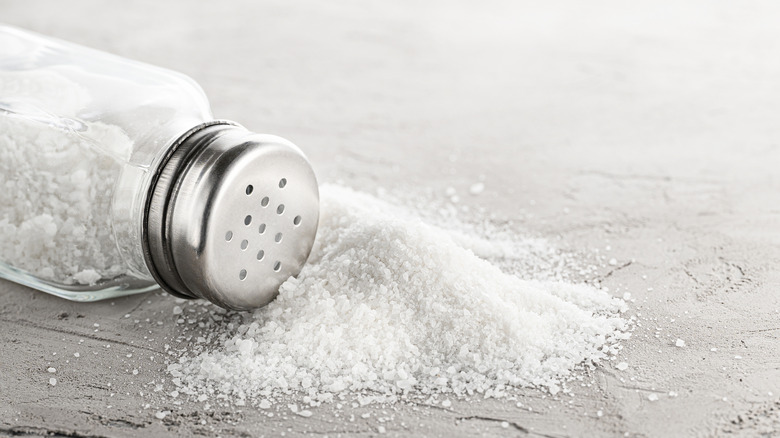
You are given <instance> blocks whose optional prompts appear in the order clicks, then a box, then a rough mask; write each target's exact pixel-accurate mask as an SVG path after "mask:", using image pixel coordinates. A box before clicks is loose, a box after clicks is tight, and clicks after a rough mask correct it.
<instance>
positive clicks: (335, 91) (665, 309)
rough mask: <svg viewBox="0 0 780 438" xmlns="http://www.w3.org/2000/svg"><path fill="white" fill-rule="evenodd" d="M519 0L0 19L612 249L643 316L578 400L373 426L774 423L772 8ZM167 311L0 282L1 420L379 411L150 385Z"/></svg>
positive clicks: (44, 422) (779, 410)
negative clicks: (164, 71)
mask: <svg viewBox="0 0 780 438" xmlns="http://www.w3.org/2000/svg"><path fill="white" fill-rule="evenodd" d="M523 3H524V2H497V1H490V0H488V1H481V2H452V1H446V2H445V1H431V2H411V1H401V2H379V1H349V0H346V1H345V0H334V1H330V2H313V1H312V2H299V3H293V2H287V1H275V2H271V1H262V2H252V1H243V0H242V1H232V2H221V3H217V2H208V3H207V2H184V1H170V2H152V1H144V2H132V3H122V4H119V3H112V4H108V3H107V2H99V1H75V2H67V4H66V3H63V2H59V1H37V0H28V1H25V2H12V1H7V0H0V11H2V14H0V17H1V18H0V19H1V20H2V21H3V22H5V23H8V24H12V25H16V26H20V27H24V28H28V29H31V30H35V31H38V32H41V33H45V34H49V35H53V36H56V37H60V38H63V39H67V40H71V41H74V42H78V43H82V44H85V45H88V46H92V47H95V48H99V49H102V50H106V51H109V52H113V53H117V54H119V55H123V56H126V57H129V58H134V59H138V60H142V61H145V62H148V63H151V64H156V65H160V66H164V67H168V68H171V69H174V70H178V71H181V72H183V73H186V74H188V75H190V76H192V77H193V78H195V79H196V80H197V81H198V82H199V83H200V84H201V85H202V86H203V88H204V89H205V91H206V93H207V94H208V95H209V97H210V99H211V102H212V105H213V109H214V114H215V116H216V117H219V118H226V119H231V120H236V121H238V122H240V123H242V124H243V125H245V126H247V127H248V128H250V129H252V130H255V131H259V132H268V133H274V134H278V135H281V136H284V137H286V138H289V139H290V140H292V141H294V142H295V143H296V144H298V145H300V146H301V147H302V149H304V151H305V152H306V153H307V154H308V155H309V157H310V158H311V160H312V163H313V165H314V167H315V169H316V171H317V172H318V175H319V177H320V180H322V181H337V180H340V181H341V182H342V183H343V184H345V185H348V186H351V187H354V188H357V189H364V190H369V191H372V190H375V189H376V188H378V187H385V188H390V189H396V190H407V191H409V192H413V191H414V190H415V189H420V188H426V189H428V188H430V189H432V190H434V191H435V192H436V193H442V196H443V193H444V191H445V189H446V188H447V187H454V188H456V189H457V190H458V191H459V192H462V193H464V196H462V197H461V198H462V199H461V203H463V204H464V205H469V206H475V207H476V206H481V207H484V208H486V209H488V210H489V211H490V212H491V213H492V214H494V215H495V216H496V217H498V218H506V219H516V220H521V221H522V226H523V227H524V228H525V229H527V230H528V232H529V233H534V234H536V235H542V236H546V237H548V238H550V239H554V240H556V241H558V242H560V243H561V245H562V246H564V247H568V248H571V249H573V250H577V251H590V250H593V249H599V250H600V251H607V249H606V248H607V247H610V248H611V249H610V250H609V254H611V257H614V258H615V259H616V260H617V261H618V263H617V264H616V266H614V267H607V268H605V269H604V270H603V272H602V274H601V275H602V276H603V284H604V285H605V286H608V287H610V288H611V289H612V290H615V289H618V288H619V289H620V290H621V292H620V294H622V291H625V290H627V291H630V292H631V295H632V297H633V299H634V300H635V301H633V302H632V303H631V307H632V310H631V312H632V314H634V315H638V317H639V321H640V322H641V324H642V325H641V326H640V327H638V328H637V330H636V332H635V334H634V337H633V338H632V340H631V341H629V342H627V343H626V346H625V349H624V351H623V353H622V355H621V357H622V359H621V360H625V361H626V362H627V363H629V364H630V368H629V369H628V370H626V371H625V372H622V373H620V372H617V371H616V370H614V369H612V368H611V367H607V368H601V369H599V370H597V371H596V372H595V373H594V374H593V378H592V382H593V383H590V386H586V387H583V388H579V389H578V393H577V394H578V395H577V396H576V397H575V398H574V399H573V401H572V402H571V403H567V404H562V403H552V402H550V400H548V399H546V398H545V396H544V395H543V394H542V393H540V392H535V391H531V390H529V391H528V392H527V394H526V397H525V399H526V403H525V406H526V407H525V408H522V409H521V408H518V407H516V406H515V403H514V402H506V401H504V402H502V401H496V400H485V401H476V402H475V401H472V402H469V403H466V402H455V403H453V406H452V408H451V409H449V410H446V409H441V408H436V407H430V406H414V405H400V406H398V407H397V408H396V409H395V410H393V411H392V412H391V414H392V416H393V420H392V421H390V422H388V423H386V424H383V427H385V428H386V430H387V434H388V435H394V434H397V435H428V436H459V435H478V434H484V435H489V436H497V435H498V436H501V435H507V436H517V435H521V436H523V435H529V436H554V437H560V436H582V435H589V436H615V435H621V436H622V435H623V434H624V433H627V434H629V435H630V436H635V435H639V436H673V435H685V436H691V435H694V436H695V435H701V436H709V435H721V434H723V435H725V434H728V433H730V432H734V433H737V434H742V435H745V436H754V435H756V434H758V433H759V432H761V431H766V430H772V428H774V430H775V432H774V433H778V432H777V431H778V430H779V429H780V353H779V351H780V340H779V338H778V336H780V313H779V312H780V293H778V288H779V287H780V272H778V270H777V267H778V266H780V249H779V248H778V245H780V172H778V165H780V123H778V114H780V80H778V78H780V57H778V53H780V28H779V27H778V26H777V23H778V21H780V8H778V6H777V4H776V3H773V2H769V1H751V2H749V6H748V5H747V4H746V3H740V4H738V5H737V4H734V5H733V6H730V5H728V4H721V3H717V4H715V3H712V2H708V1H701V2H696V1H669V2H630V3H626V2H618V1H615V2H604V1H600V2H596V3H594V2H587V3H580V2H574V1H563V2H553V3H547V2H545V3H546V6H545V7H544V8H542V7H541V6H539V5H537V4H535V3H532V2H528V4H523ZM481 176H484V178H485V187H486V188H485V191H484V193H482V194H481V195H480V196H468V195H465V194H466V193H467V192H468V187H469V186H470V184H472V183H473V182H475V181H477V180H478V179H479V178H480V177H481ZM174 305H175V302H174V299H173V298H172V297H170V296H167V295H165V294H162V293H149V294H146V295H140V296H132V297H126V298H121V299H116V300H113V301H110V300H109V301H104V302H98V303H90V304H78V303H73V302H68V301H64V300H61V299H58V298H55V297H51V296H48V295H46V294H44V293H40V292H35V291H32V290H30V289H27V288H25V287H22V286H18V285H16V284H12V283H10V282H7V281H2V280H0V435H3V434H11V435H17V434H21V435H25V434H31V435H38V434H53V435H56V436H75V437H82V436H83V437H93V436H128V437H130V436H138V435H139V434H146V435H150V436H156V435H162V434H166V433H175V434H179V435H183V436H190V435H193V434H199V435H207V436H211V435H220V436H259V435H268V436H277V435H279V434H280V433H281V432H285V433H286V434H287V436H297V435H301V434H316V435H328V436H335V435H344V436H368V435H373V434H376V431H377V430H378V426H380V424H379V423H377V422H376V419H375V417H371V418H368V419H363V418H361V417H360V415H359V414H362V413H364V412H369V411H371V409H376V408H373V407H370V406H368V407H361V408H356V409H354V411H353V412H352V413H354V414H356V417H357V420H356V421H354V422H349V421H346V420H345V416H344V415H343V414H342V415H341V416H339V417H335V416H334V415H333V413H332V412H331V411H330V410H329V409H328V408H319V409H317V410H316V411H315V413H314V415H313V416H312V417H310V418H301V417H297V416H288V415H279V416H275V417H273V418H268V417H267V416H266V415H264V414H263V413H260V412H258V411H256V410H253V409H251V408H241V409H239V408H236V409H232V410H231V409H223V408H220V409H217V410H213V411H208V412H206V411H204V410H203V408H202V406H201V404H199V403H189V402H184V403H182V404H180V405H175V404H173V401H172V400H173V399H164V398H161V397H156V398H155V397H152V396H150V395H149V394H148V392H150V391H152V388H153V386H154V385H152V386H151V387H150V386H149V385H148V384H149V382H151V381H155V382H156V383H160V382H161V380H162V379H166V378H168V376H167V375H166V373H165V372H164V366H163V364H162V363H163V360H164V358H165V356H166V351H165V345H166V344H171V345H176V341H177V339H180V337H181V336H187V335H188V334H192V333H191V332H187V331H186V330H185V329H184V328H182V327H180V326H179V325H177V324H175V322H174V315H173V314H172V308H173V307H174ZM125 315H129V316H128V317H125ZM136 320H137V321H138V322H135V321H136ZM677 338H679V339H683V340H684V341H685V344H686V346H685V347H684V348H679V347H676V346H675V345H674V344H675V339H677ZM713 348H714V349H716V350H715V351H713V350H712V349H713ZM74 352H80V357H79V358H78V360H75V358H74V357H73V353H74ZM55 353H56V354H55ZM50 366H54V367H56V368H57V378H58V383H57V385H56V386H50V385H49V384H48V380H49V378H50V377H51V375H50V374H49V373H47V371H46V370H47V368H48V367H50ZM133 369H139V370H140V372H139V373H138V374H137V375H135V374H133V373H132V372H131V371H132V370H133ZM621 378H623V379H624V380H625V382H623V381H621V380H620V379H621ZM588 382H590V380H589V381H588ZM670 391H671V392H674V393H676V394H677V395H676V396H669V392H670ZM141 393H143V394H141ZM650 394H656V395H657V396H658V400H657V401H651V400H650V399H649V395H650ZM166 400H167V401H166ZM147 403H150V404H151V405H152V406H150V407H149V408H145V405H146V404H147ZM528 407H531V408H532V410H529V409H527V408H528ZM164 409H169V410H172V411H173V413H172V414H171V415H169V416H168V417H166V418H165V419H163V420H160V419H157V418H155V416H154V414H155V412H158V411H160V410H164ZM347 411H348V412H347V414H349V413H350V412H349V409H347ZM599 411H600V412H601V414H602V415H601V416H599V415H597V412H599ZM346 416H347V417H348V416H349V415H346ZM504 421H506V422H507V423H508V424H509V427H507V428H504V427H502V422H504Z"/></svg>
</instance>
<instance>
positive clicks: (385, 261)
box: [168, 186, 628, 407]
mask: <svg viewBox="0 0 780 438" xmlns="http://www.w3.org/2000/svg"><path fill="white" fill-rule="evenodd" d="M321 202H322V217H321V224H320V229H319V231H318V236H317V242H316V244H315V247H314V250H313V253H312V255H311V257H310V260H309V263H308V264H307V265H306V266H305V267H304V269H303V271H302V272H301V273H300V275H299V276H298V278H297V279H296V278H291V279H289V280H288V281H287V282H286V283H284V284H283V285H282V287H281V291H280V294H279V297H278V298H277V299H276V300H275V301H273V302H272V303H271V304H270V305H268V306H267V307H265V308H262V309H260V310H257V311H255V312H254V314H246V315H233V318H232V320H231V318H227V319H225V320H224V321H223V323H222V325H221V326H219V327H217V328H208V331H209V332H211V333H215V332H216V333H219V332H221V333H222V334H221V335H215V337H214V338H212V339H209V340H205V339H204V340H203V342H201V343H196V344H194V345H191V346H190V350H189V351H190V353H185V356H183V357H181V358H180V359H179V361H178V362H177V363H174V364H171V365H169V367H168V370H169V372H170V373H171V375H172V376H173V377H174V379H173V381H174V383H175V384H176V385H177V386H178V391H179V392H181V393H187V394H191V395H198V400H201V401H203V400H206V399H209V398H211V397H213V396H218V397H220V398H226V399H228V400H230V401H235V402H238V403H239V404H245V403H252V404H254V405H257V406H260V407H268V406H270V404H269V403H270V402H273V401H274V400H277V399H279V398H280V397H281V396H284V395H287V394H293V395H294V396H302V397H304V398H308V399H309V400H312V401H313V402H314V403H317V402H327V401H329V400H331V399H333V397H334V396H342V395H345V394H363V397H364V398H365V397H366V394H369V398H373V399H375V400H381V401H384V402H388V401H393V400H397V399H399V398H403V397H410V396H414V395H420V394H422V395H426V394H439V393H451V394H453V395H454V396H468V395H472V394H480V395H483V396H489V397H503V396H506V395H507V394H508V393H510V392H511V390H512V388H513V387H518V386H521V387H524V386H533V387H542V388H545V389H547V390H549V391H550V392H551V393H553V394H554V393H557V392H558V391H560V390H562V389H563V390H565V382H566V380H567V378H568V377H570V376H571V373H572V371H573V370H574V369H575V367H577V366H579V365H581V364H590V363H598V362H600V361H601V360H603V359H606V358H609V357H610V356H612V355H614V354H615V353H616V352H617V350H618V349H619V341H620V340H622V339H625V338H627V337H628V334H627V333H626V330H627V328H628V327H627V325H628V322H627V320H626V319H624V318H622V317H621V312H622V311H624V310H625V308H626V307H625V303H624V302H623V301H622V300H620V299H616V298H612V297H611V296H610V295H608V294H607V293H606V292H604V291H601V290H598V289H596V288H594V287H591V286H588V285H582V284H580V285H575V284H570V283H565V282H561V281H537V280H524V279H521V278H519V277H518V276H515V275H511V274H507V273H505V272H504V271H502V270H501V269H499V268H498V267H496V266H495V265H494V264H491V263H490V262H488V261H486V260H484V259H482V258H480V257H478V256H476V255H475V253H474V252H473V251H472V250H471V249H470V248H469V246H473V247H475V249H476V250H477V252H480V251H486V249H487V248H486V247H489V246H490V241H489V240H485V239H481V238H478V237H475V236H464V235H463V233H452V232H450V231H446V230H444V229H441V228H437V227H434V226H431V225H427V224H426V223H424V222H423V221H421V220H420V219H419V218H418V217H416V216H415V215H414V214H413V213H411V212H408V211H405V210H403V209H401V208H397V207H395V206H392V205H390V204H387V203H385V202H383V201H380V200H378V199H377V198H375V197H372V196H370V195H367V194H361V193H357V192H354V191H352V190H349V189H346V188H342V187H338V186H324V187H323V188H322V190H321ZM516 246H517V245H516ZM520 246H522V245H520ZM488 252H489V251H488ZM498 253H507V250H506V248H504V249H503V250H501V251H499V252H498ZM498 253H494V254H493V256H494V257H495V256H496V254H498ZM236 318H238V319H239V320H238V321H236ZM228 320H231V321H232V322H230V323H228V322H226V321H228ZM193 348H195V350H193ZM193 351H194V352H193ZM269 400H270V402H269Z"/></svg>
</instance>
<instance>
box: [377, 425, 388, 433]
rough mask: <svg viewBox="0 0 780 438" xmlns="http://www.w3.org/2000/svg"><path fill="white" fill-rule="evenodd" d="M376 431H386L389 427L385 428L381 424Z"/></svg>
mask: <svg viewBox="0 0 780 438" xmlns="http://www.w3.org/2000/svg"><path fill="white" fill-rule="evenodd" d="M376 431H377V432H378V433H385V432H387V429H385V427H384V426H379V427H377V428H376Z"/></svg>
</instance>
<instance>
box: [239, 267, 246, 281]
mask: <svg viewBox="0 0 780 438" xmlns="http://www.w3.org/2000/svg"><path fill="white" fill-rule="evenodd" d="M238 279H239V280H242V281H243V280H244V279H246V269H242V270H241V272H239V273H238Z"/></svg>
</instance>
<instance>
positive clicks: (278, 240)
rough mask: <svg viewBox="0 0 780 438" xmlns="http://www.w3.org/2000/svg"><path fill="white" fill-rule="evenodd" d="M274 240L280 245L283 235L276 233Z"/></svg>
mask: <svg viewBox="0 0 780 438" xmlns="http://www.w3.org/2000/svg"><path fill="white" fill-rule="evenodd" d="M274 240H275V241H276V243H279V242H281V241H282V233H276V236H274Z"/></svg>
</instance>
